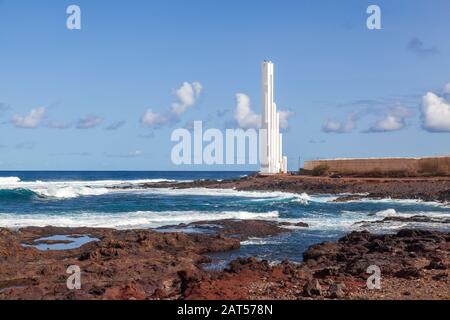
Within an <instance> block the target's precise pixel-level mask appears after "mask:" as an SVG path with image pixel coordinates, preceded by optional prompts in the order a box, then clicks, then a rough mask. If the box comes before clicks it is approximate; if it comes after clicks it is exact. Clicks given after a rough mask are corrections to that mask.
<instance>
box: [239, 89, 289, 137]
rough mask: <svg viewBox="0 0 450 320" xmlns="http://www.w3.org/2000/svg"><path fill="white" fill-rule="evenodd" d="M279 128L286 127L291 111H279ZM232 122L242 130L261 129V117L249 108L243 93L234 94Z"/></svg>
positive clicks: (249, 103)
mask: <svg viewBox="0 0 450 320" xmlns="http://www.w3.org/2000/svg"><path fill="white" fill-rule="evenodd" d="M279 114H280V128H282V129H286V128H287V127H288V120H289V118H290V117H291V116H292V115H293V112H291V111H279ZM234 120H235V121H236V123H237V124H238V126H239V127H240V128H242V129H250V128H254V129H258V128H260V127H261V115H259V114H257V113H255V111H253V109H252V107H251V101H250V98H249V97H248V96H247V95H246V94H244V93H237V94H236V109H235V110H234Z"/></svg>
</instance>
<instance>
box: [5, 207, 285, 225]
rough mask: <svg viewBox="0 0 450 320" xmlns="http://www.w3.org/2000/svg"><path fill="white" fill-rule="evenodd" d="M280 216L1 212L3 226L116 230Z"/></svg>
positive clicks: (272, 214) (152, 212) (242, 212)
mask: <svg viewBox="0 0 450 320" xmlns="http://www.w3.org/2000/svg"><path fill="white" fill-rule="evenodd" d="M278 217H279V213H278V211H270V212H249V211H205V212H202V211H162V212H156V211H137V212H131V213H130V212H126V213H125V212H124V213H114V214H112V213H92V212H85V213H64V214H55V215H48V214H9V213H0V227H6V228H22V227H26V226H36V227H44V226H49V225H50V226H55V227H94V228H95V227H97V228H115V229H139V228H156V227H162V226H167V225H174V224H179V223H190V222H195V221H204V220H208V221H210V220H211V221H213V220H222V219H239V220H248V219H256V220H258V219H262V220H268V219H269V220H270V219H277V218H278Z"/></svg>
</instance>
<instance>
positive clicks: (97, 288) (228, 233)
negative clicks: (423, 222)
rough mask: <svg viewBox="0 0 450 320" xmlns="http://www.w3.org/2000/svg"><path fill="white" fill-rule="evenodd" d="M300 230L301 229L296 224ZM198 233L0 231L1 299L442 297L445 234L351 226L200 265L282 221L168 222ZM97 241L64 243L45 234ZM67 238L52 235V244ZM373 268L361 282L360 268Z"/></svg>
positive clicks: (449, 289)
mask: <svg viewBox="0 0 450 320" xmlns="http://www.w3.org/2000/svg"><path fill="white" fill-rule="evenodd" d="M299 226H300V227H304V228H307V225H305V224H302V225H299ZM171 228H178V229H180V231H182V230H183V229H184V228H200V229H203V231H205V232H201V233H198V232H189V233H184V232H165V231H164V230H159V231H157V230H112V229H95V228H55V227H45V228H35V227H28V228H23V229H20V230H9V229H0V270H1V272H0V299H246V300H247V299H252V300H253V299H449V298H450V279H449V268H450V255H449V250H450V234H448V233H443V232H437V231H421V230H408V229H406V230H401V231H399V232H398V233H397V234H395V235H374V234H370V233H368V232H353V233H350V234H348V235H347V236H345V237H343V238H342V239H340V240H338V241H337V242H324V243H321V244H317V245H313V246H311V247H310V248H309V249H308V250H307V251H306V252H305V253H304V254H303V258H304V261H303V263H300V264H299V263H292V262H289V261H284V262H282V263H279V264H276V265H273V264H271V263H269V262H268V261H260V260H257V259H255V258H246V259H242V258H241V259H237V260H234V261H232V262H231V263H230V264H229V265H228V267H227V268H226V269H225V270H221V271H207V270H205V269H204V268H203V267H202V266H203V265H204V264H205V263H208V262H210V261H211V259H210V258H209V257H208V254H209V253H213V252H226V251H230V250H236V249H238V248H239V247H240V241H243V240H245V239H248V238H249V237H268V236H273V235H278V234H281V233H285V232H291V231H290V229H286V225H285V224H279V223H276V222H273V221H260V220H244V221H236V220H223V221H204V222H196V223H195V224H191V225H179V226H172V227H171ZM54 235H60V236H63V235H65V236H71V237H73V238H76V237H86V236H88V237H89V238H90V239H96V241H91V242H89V243H86V244H84V245H82V246H80V247H78V248H74V249H70V250H47V251H41V250H38V249H37V248H36V247H35V246H34V245H36V244H38V243H41V244H42V243H47V244H48V245H52V244H53V245H54V244H57V243H58V240H42V239H43V238H44V239H51V238H45V237H49V236H54ZM65 243H67V240H61V244H65ZM72 265H76V266H78V267H79V268H80V269H81V272H82V273H81V285H82V286H81V289H80V290H69V289H68V288H67V286H66V280H67V278H68V277H69V276H70V275H69V274H67V272H66V271H67V268H68V267H69V266H72ZM370 266H378V267H379V268H380V270H381V288H380V289H373V290H371V289H368V288H367V284H366V283H367V279H368V277H369V276H370V274H368V273H367V268H368V267H370Z"/></svg>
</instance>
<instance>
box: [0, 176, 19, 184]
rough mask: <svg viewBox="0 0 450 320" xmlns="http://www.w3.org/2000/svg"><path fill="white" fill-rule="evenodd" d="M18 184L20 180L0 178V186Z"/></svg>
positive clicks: (16, 178)
mask: <svg viewBox="0 0 450 320" xmlns="http://www.w3.org/2000/svg"><path fill="white" fill-rule="evenodd" d="M19 182H20V178H18V177H0V186H3V185H10V184H15V183H19Z"/></svg>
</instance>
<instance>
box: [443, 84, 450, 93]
mask: <svg viewBox="0 0 450 320" xmlns="http://www.w3.org/2000/svg"><path fill="white" fill-rule="evenodd" d="M444 93H448V94H450V83H447V84H446V85H445V87H444Z"/></svg>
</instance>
